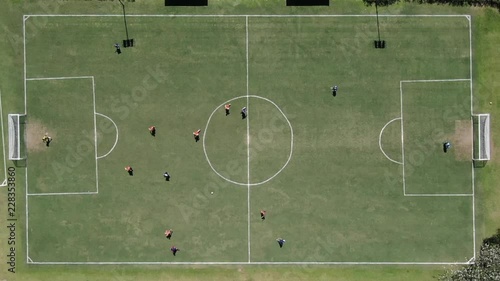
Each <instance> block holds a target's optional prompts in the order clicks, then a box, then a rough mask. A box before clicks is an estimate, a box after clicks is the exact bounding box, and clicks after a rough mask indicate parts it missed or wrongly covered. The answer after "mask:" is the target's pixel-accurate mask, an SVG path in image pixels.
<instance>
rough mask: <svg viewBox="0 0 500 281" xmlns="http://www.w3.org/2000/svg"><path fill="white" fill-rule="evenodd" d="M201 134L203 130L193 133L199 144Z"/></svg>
mask: <svg viewBox="0 0 500 281" xmlns="http://www.w3.org/2000/svg"><path fill="white" fill-rule="evenodd" d="M200 133H201V129H198V131H194V132H193V136H194V141H195V142H198V141H199V140H200Z"/></svg>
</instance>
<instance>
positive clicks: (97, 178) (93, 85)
mask: <svg viewBox="0 0 500 281" xmlns="http://www.w3.org/2000/svg"><path fill="white" fill-rule="evenodd" d="M92 102H93V104H94V115H93V116H94V150H95V189H96V192H97V193H99V172H98V166H97V165H98V162H99V161H98V160H99V158H97V118H96V114H97V111H96V108H95V80H94V76H92ZM113 123H114V122H113ZM116 132H117V133H118V128H117V131H116Z"/></svg>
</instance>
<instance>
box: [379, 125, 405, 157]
mask: <svg viewBox="0 0 500 281" xmlns="http://www.w3.org/2000/svg"><path fill="white" fill-rule="evenodd" d="M396 120H401V117H397V118H394V119H392V120H391V121H389V122H387V124H385V126H384V127H383V128H382V130H380V134H379V136H378V147H379V148H380V151H382V153H383V154H384V156H385V158H387V159H389V161H392V162H394V163H396V164H400V165H403V163H402V162H399V161H396V160H394V159H392V158H391V157H389V156H387V154H386V153H385V151H384V149H383V148H382V134H383V133H384V130H385V127H387V125H389V124H391V123H392V122H394V121H396Z"/></svg>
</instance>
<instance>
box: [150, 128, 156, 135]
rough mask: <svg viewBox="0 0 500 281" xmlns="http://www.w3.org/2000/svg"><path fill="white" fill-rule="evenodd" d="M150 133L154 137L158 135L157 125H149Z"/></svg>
mask: <svg viewBox="0 0 500 281" xmlns="http://www.w3.org/2000/svg"><path fill="white" fill-rule="evenodd" d="M149 133H150V134H151V135H152V136H153V137H154V136H156V127H155V126H151V127H149Z"/></svg>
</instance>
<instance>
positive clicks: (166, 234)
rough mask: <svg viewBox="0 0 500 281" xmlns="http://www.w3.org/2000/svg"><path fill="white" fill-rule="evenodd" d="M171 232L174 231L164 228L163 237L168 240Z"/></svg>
mask: <svg viewBox="0 0 500 281" xmlns="http://www.w3.org/2000/svg"><path fill="white" fill-rule="evenodd" d="M173 233H174V231H173V230H172V229H167V230H165V238H167V239H169V240H170V238H172V234H173ZM174 256H175V254H174Z"/></svg>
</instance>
